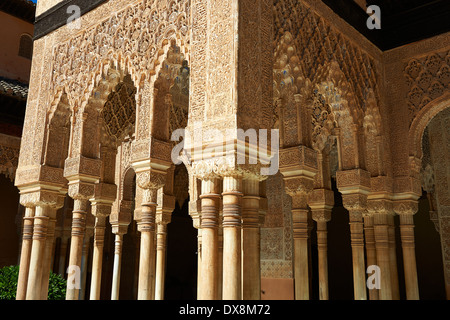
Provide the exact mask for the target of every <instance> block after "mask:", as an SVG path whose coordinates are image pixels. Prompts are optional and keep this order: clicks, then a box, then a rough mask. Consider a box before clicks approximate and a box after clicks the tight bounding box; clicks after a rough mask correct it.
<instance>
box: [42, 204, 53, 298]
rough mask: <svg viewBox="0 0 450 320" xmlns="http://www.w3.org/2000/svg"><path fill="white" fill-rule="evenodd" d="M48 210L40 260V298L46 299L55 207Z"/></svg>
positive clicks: (51, 254) (51, 255)
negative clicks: (41, 259) (42, 252)
mask: <svg viewBox="0 0 450 320" xmlns="http://www.w3.org/2000/svg"><path fill="white" fill-rule="evenodd" d="M48 211H49V213H51V214H50V217H49V221H48V228H47V239H46V240H45V249H44V258H43V261H42V281H41V300H47V297H48V285H49V279H50V271H51V267H52V265H51V262H52V257H53V249H54V242H55V225H56V209H53V208H49V209H48Z"/></svg>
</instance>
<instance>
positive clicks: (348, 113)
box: [309, 61, 365, 170]
mask: <svg viewBox="0 0 450 320" xmlns="http://www.w3.org/2000/svg"><path fill="white" fill-rule="evenodd" d="M319 96H321V97H322V99H323V105H324V106H328V107H329V112H330V114H329V116H330V118H329V119H328V121H327V122H326V124H327V126H326V127H322V128H312V131H311V133H312V132H316V133H317V130H318V129H319V130H321V131H324V132H323V134H325V135H326V134H332V135H333V136H336V137H337V138H338V154H339V168H340V169H341V170H345V169H353V168H363V167H364V166H365V155H364V152H363V149H364V142H363V139H362V125H363V111H362V110H361V109H360V108H359V107H358V105H357V102H356V101H355V98H354V94H353V90H352V87H351V84H350V83H349V82H348V81H347V79H346V78H345V75H344V74H343V72H342V71H341V70H340V68H339V65H338V64H337V62H335V61H331V62H330V63H327V64H325V65H323V66H320V67H319V69H318V75H317V76H316V80H315V82H314V83H313V85H312V92H311V97H315V99H317V98H318V97H319ZM313 103H314V99H313V100H311V102H310V104H309V108H310V109H311V113H310V114H311V117H314V115H313V112H314V110H313V109H312V108H314V105H313ZM333 126H334V128H333ZM323 134H322V133H320V137H321V138H322V139H327V138H328V137H323ZM316 142H317V141H316ZM323 142H325V141H323ZM313 147H315V148H316V150H318V151H322V150H319V149H320V148H319V149H317V148H318V147H319V145H317V143H315V142H314V141H313ZM322 147H324V145H322Z"/></svg>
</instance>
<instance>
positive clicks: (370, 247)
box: [363, 213, 379, 300]
mask: <svg viewBox="0 0 450 320" xmlns="http://www.w3.org/2000/svg"><path fill="white" fill-rule="evenodd" d="M363 219H364V237H365V240H366V268H369V266H375V265H377V251H376V249H375V233H374V230H373V216H372V215H371V214H368V213H366V214H364V215H363ZM368 290H369V300H378V299H379V296H378V295H379V289H377V288H376V287H373V288H368Z"/></svg>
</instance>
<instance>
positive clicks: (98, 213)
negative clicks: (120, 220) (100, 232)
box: [91, 199, 112, 218]
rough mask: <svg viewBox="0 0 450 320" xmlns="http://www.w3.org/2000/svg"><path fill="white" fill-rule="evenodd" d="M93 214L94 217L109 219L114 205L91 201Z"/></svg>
mask: <svg viewBox="0 0 450 320" xmlns="http://www.w3.org/2000/svg"><path fill="white" fill-rule="evenodd" d="M91 204H92V206H91V213H92V215H93V216H94V217H98V218H100V217H107V216H109V215H110V214H111V207H112V203H111V202H109V201H102V200H96V199H94V200H91Z"/></svg>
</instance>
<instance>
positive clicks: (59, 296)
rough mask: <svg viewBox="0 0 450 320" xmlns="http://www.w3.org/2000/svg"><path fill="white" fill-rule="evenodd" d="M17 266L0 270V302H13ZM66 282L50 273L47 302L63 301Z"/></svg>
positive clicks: (17, 275) (57, 275)
mask: <svg viewBox="0 0 450 320" xmlns="http://www.w3.org/2000/svg"><path fill="white" fill-rule="evenodd" d="M18 277H19V266H9V267H4V268H2V269H0V300H15V299H16V292H17V279H18ZM66 283H67V282H66V280H65V279H64V278H63V277H61V276H60V275H59V274H55V273H53V272H50V281H49V285H48V300H64V299H65V297H66Z"/></svg>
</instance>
